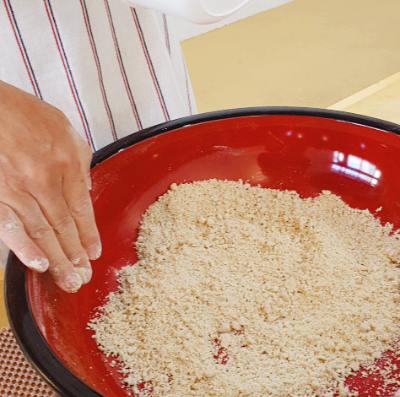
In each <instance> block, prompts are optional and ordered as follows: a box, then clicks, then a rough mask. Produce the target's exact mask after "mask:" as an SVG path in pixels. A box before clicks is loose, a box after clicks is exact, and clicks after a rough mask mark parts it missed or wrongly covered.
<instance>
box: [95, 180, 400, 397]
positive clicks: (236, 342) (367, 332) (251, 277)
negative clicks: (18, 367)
mask: <svg viewBox="0 0 400 397" xmlns="http://www.w3.org/2000/svg"><path fill="white" fill-rule="evenodd" d="M136 250H137V253H138V257H139V261H138V262H137V263H136V264H135V265H133V266H126V267H124V268H122V269H121V271H120V279H119V282H120V287H119V291H118V292H117V293H111V294H110V295H109V297H108V301H107V303H106V304H105V305H104V306H103V307H102V308H101V309H100V310H99V313H98V315H96V316H95V317H94V318H93V319H92V320H91V322H90V323H89V327H90V328H91V329H92V330H93V331H94V336H93V337H94V338H95V340H96V342H97V344H98V346H99V348H100V349H101V350H102V351H104V352H105V353H106V354H107V355H108V356H112V357H114V359H115V360H116V361H117V362H118V363H119V365H120V367H121V373H122V377H123V382H124V383H125V384H126V386H127V387H129V388H131V389H132V392H133V393H134V394H136V395H140V396H153V397H164V396H168V397H187V396H196V397H244V396H251V397H261V396H263V397H264V396H270V397H304V396H310V397H313V396H320V397H322V396H325V397H329V396H333V395H339V396H356V395H357V391H354V390H351V391H350V390H349V389H348V388H347V387H346V386H345V384H344V381H345V379H346V377H348V376H349V375H350V374H352V373H354V372H356V371H358V370H359V369H360V368H361V367H363V368H368V366H370V365H371V364H373V362H374V361H376V360H377V359H379V358H380V357H381V356H382V353H383V352H385V351H387V350H388V349H390V346H391V345H392V344H393V343H394V342H395V341H396V340H397V339H398V336H399V329H400V327H399V323H400V311H399V304H400V303H399V301H400V293H399V292H400V291H399V277H400V270H399V268H398V266H399V261H400V235H399V233H398V232H397V231H394V230H393V226H392V225H390V224H386V225H384V226H382V225H381V224H380V223H379V220H377V219H375V218H374V216H373V215H372V214H371V213H370V212H369V211H368V210H358V209H352V208H350V207H349V206H348V205H347V204H345V203H344V202H343V201H342V200H341V198H340V197H338V196H336V195H334V194H331V193H330V192H329V191H324V192H322V193H321V194H320V195H319V196H318V197H316V198H307V199H302V198H301V197H300V196H299V195H298V194H297V193H296V192H294V191H279V190H273V189H264V188H261V187H253V186H250V185H249V184H247V183H243V182H242V181H238V182H233V181H220V180H208V181H202V182H193V183H186V184H181V185H176V184H173V185H171V187H170V189H169V190H168V192H167V193H165V194H164V195H163V196H161V197H160V198H159V199H158V200H157V201H156V202H155V203H154V204H152V205H151V206H150V207H149V208H148V209H147V211H146V213H145V214H144V216H143V219H142V222H141V224H140V229H139V237H138V238H137V242H136ZM143 385H144V386H143Z"/></svg>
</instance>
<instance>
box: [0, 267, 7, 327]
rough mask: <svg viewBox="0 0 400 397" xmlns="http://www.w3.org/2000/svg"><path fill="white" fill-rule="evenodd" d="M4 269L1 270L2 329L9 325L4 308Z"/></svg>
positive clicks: (0, 321)
mask: <svg viewBox="0 0 400 397" xmlns="http://www.w3.org/2000/svg"><path fill="white" fill-rule="evenodd" d="M3 280H4V269H0V328H3V327H5V326H7V325H8V321H7V315H6V308H5V306H4V297H3V287H4V283H3Z"/></svg>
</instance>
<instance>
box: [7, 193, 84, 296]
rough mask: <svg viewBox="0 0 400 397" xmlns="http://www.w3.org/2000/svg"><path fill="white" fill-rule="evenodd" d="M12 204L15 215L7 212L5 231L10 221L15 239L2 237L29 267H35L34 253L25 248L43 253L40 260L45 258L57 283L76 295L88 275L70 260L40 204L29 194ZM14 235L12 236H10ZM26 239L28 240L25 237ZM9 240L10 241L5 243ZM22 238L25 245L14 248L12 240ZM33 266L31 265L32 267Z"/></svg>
mask: <svg viewBox="0 0 400 397" xmlns="http://www.w3.org/2000/svg"><path fill="white" fill-rule="evenodd" d="M13 203H14V208H12V211H13V213H14V215H11V214H10V212H9V211H8V213H7V212H6V217H4V218H1V219H3V221H2V224H3V225H4V226H3V228H2V229H3V231H4V229H5V228H6V227H7V224H8V223H7V222H8V219H11V220H12V222H14V223H15V225H16V231H15V240H12V238H11V237H10V236H7V233H4V234H6V236H5V237H3V239H4V242H5V243H6V244H8V245H9V247H10V248H11V249H12V250H13V251H14V252H15V253H16V255H17V256H18V257H19V258H20V259H21V261H22V262H23V263H24V264H26V265H27V266H28V267H32V259H30V258H31V255H32V253H31V251H28V252H27V249H26V248H25V249H24V247H29V250H31V249H32V250H33V249H34V248H32V247H34V246H36V250H37V252H40V253H41V255H38V258H42V257H44V258H46V260H47V261H48V263H49V265H48V270H49V272H50V273H51V275H52V277H53V279H54V281H55V283H56V284H57V285H58V286H59V287H60V288H61V289H63V290H64V291H66V292H77V291H78V290H79V288H80V287H81V286H82V284H83V280H82V278H81V277H82V276H86V275H85V274H83V273H82V272H80V271H77V270H76V269H75V267H74V265H73V264H72V262H71V261H70V260H69V258H67V256H66V255H65V253H64V251H63V249H62V248H61V245H60V243H59V241H58V239H57V236H56V234H55V231H54V229H53V227H52V226H51V225H50V224H49V222H48V221H47V220H46V218H45V216H44V215H43V213H42V211H41V209H40V207H39V205H38V203H37V202H36V201H35V200H34V199H33V198H32V197H31V196H30V195H20V196H18V197H15V198H14V200H13ZM8 208H11V206H10V205H9V206H8ZM3 212H4V210H3ZM1 216H2V215H1V213H0V217H1ZM11 234H13V233H8V235H11ZM24 236H27V237H25V238H24ZM7 238H8V240H7V241H6V239H7ZM20 239H21V241H23V242H24V243H25V242H26V244H25V246H24V245H23V246H22V247H20V246H17V243H15V244H14V245H12V243H13V241H17V240H20ZM9 242H10V243H9ZM28 243H29V244H28ZM18 253H20V254H18ZM26 258H27V259H26ZM39 260H40V259H39ZM30 264H31V266H29V265H30ZM81 273H82V274H81ZM85 281H86V280H85Z"/></svg>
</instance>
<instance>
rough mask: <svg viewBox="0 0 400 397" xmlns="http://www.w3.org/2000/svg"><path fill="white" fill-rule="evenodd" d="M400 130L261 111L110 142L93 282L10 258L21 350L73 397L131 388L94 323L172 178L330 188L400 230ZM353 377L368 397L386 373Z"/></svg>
mask: <svg viewBox="0 0 400 397" xmlns="http://www.w3.org/2000/svg"><path fill="white" fill-rule="evenodd" d="M399 133H400V126H398V125H394V124H390V123H387V122H383V121H380V120H376V119H370V118H367V117H362V116H357V115H353V114H349V113H340V112H334V111H326V110H316V109H302V108H256V109H242V110H229V111H222V112H215V113H209V114H204V115H199V116H193V117H188V118H185V119H180V120H177V121H173V122H168V123H165V124H162V125H159V126H156V127H153V128H150V129H147V130H144V131H142V132H139V133H135V134H133V135H131V136H129V137H127V138H125V139H122V140H120V141H118V142H116V143H114V144H112V145H110V146H108V147H106V148H104V149H103V150H101V151H100V152H98V153H96V155H95V157H94V161H93V169H92V178H93V190H92V197H93V203H94V208H95V212H96V217H97V222H98V226H99V229H100V234H101V236H102V241H103V246H104V250H103V252H104V253H103V256H102V257H101V258H100V259H99V260H98V261H96V262H94V264H93V267H94V276H93V280H92V281H91V282H90V283H89V284H88V285H85V286H84V287H83V288H82V289H81V290H80V291H79V292H78V293H77V294H72V295H70V294H67V293H64V292H62V291H60V290H59V289H58V288H57V287H56V286H55V285H54V284H53V282H52V280H51V278H50V277H49V276H48V274H44V275H38V274H35V273H33V272H31V271H27V270H26V269H25V267H24V266H23V265H22V264H21V263H20V262H19V261H18V259H17V258H16V257H15V256H13V255H11V256H10V258H9V261H8V264H7V270H6V276H5V296H6V305H7V310H8V315H9V320H10V324H11V327H12V329H13V331H14V333H15V336H16V338H17V341H18V343H19V345H20V347H21V349H22V350H23V352H24V354H25V355H26V357H27V358H28V360H29V361H30V362H31V363H32V365H33V367H34V368H35V369H36V370H37V371H38V372H39V373H40V374H41V375H42V376H43V378H44V379H45V380H46V381H47V382H48V383H49V384H50V385H51V386H52V387H53V388H54V390H55V391H56V392H57V393H59V394H60V395H61V396H63V397H95V396H97V397H98V396H107V397H123V396H128V395H129V392H128V390H127V389H124V388H122V387H121V382H120V375H119V373H118V372H117V371H118V368H117V367H114V368H113V367H111V366H110V364H109V360H108V359H106V357H105V356H104V355H103V354H102V353H101V352H100V351H98V350H97V347H96V344H95V342H94V340H93V339H92V331H90V330H88V329H87V327H86V324H87V322H88V321H89V319H90V318H91V316H92V315H93V313H94V311H95V308H96V307H98V306H99V305H101V304H103V303H104V302H105V298H106V297H107V295H108V294H109V293H110V291H116V290H117V275H118V270H119V269H120V268H121V267H122V266H124V265H126V264H128V263H130V264H133V263H135V261H136V255H135V251H134V248H133V243H134V241H135V239H136V235H137V229H138V225H139V221H140V219H141V216H142V214H143V213H144V211H145V210H146V208H147V207H148V206H149V205H150V204H151V203H153V202H154V201H155V200H156V198H157V197H158V196H160V195H162V194H163V193H164V192H165V191H166V190H167V189H168V187H169V185H170V184H171V183H173V182H176V183H182V182H190V181H196V180H205V179H210V178H219V179H230V180H238V179H243V180H248V181H250V183H252V184H254V185H258V184H260V185H262V186H263V187H269V188H276V189H290V190H292V189H294V190H296V191H297V192H298V193H299V194H300V195H301V196H303V197H309V196H315V195H317V194H319V193H320V192H321V191H322V190H331V191H332V192H333V193H335V194H337V195H339V196H341V197H342V198H343V200H344V201H345V202H347V203H348V204H349V205H350V206H352V207H355V208H360V209H365V208H368V209H370V210H371V211H374V210H375V209H377V208H378V207H382V211H381V212H379V216H380V219H381V221H382V222H383V223H385V222H391V223H393V224H394V225H395V227H396V228H400V166H399V162H400V137H399V136H398V135H397V134H399ZM385 359H388V360H394V358H391V357H389V356H388V357H386V358H385ZM398 367H399V368H400V365H398ZM349 382H358V383H359V385H360V388H361V389H360V390H361V392H360V394H359V396H360V397H367V396H368V397H371V396H374V395H375V392H374V390H376V387H377V386H378V383H379V382H381V381H380V380H379V379H378V381H374V380H373V379H372V378H360V377H359V376H358V375H356V376H355V377H352V379H351V380H349ZM394 390H395V388H394V386H393V387H392V388H391V389H390V388H389V389H388V391H387V396H389V395H393V391H394ZM390 393H391V394H390Z"/></svg>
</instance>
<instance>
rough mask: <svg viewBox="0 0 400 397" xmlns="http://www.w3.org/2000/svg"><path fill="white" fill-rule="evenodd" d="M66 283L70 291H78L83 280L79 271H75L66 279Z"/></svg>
mask: <svg viewBox="0 0 400 397" xmlns="http://www.w3.org/2000/svg"><path fill="white" fill-rule="evenodd" d="M64 284H65V286H66V287H67V289H68V292H77V291H78V290H79V288H81V287H82V280H81V277H80V276H79V274H78V273H75V272H73V273H70V274H69V276H68V277H67V278H66V279H65V283H64Z"/></svg>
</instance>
